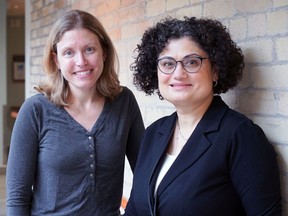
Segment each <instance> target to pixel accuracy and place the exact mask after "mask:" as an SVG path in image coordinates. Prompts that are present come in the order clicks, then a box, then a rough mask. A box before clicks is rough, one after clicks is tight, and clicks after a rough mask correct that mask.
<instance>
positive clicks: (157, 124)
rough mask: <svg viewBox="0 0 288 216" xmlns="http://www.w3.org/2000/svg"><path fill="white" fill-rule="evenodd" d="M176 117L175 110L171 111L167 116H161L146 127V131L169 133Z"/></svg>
mask: <svg viewBox="0 0 288 216" xmlns="http://www.w3.org/2000/svg"><path fill="white" fill-rule="evenodd" d="M176 118H177V114H176V112H174V113H172V114H171V115H169V116H164V117H161V118H159V119H158V120H156V121H154V122H153V123H152V124H150V125H149V126H148V127H147V129H146V133H156V132H157V133H158V132H159V133H162V134H164V133H169V132H170V131H171V130H172V128H173V127H174V123H175V121H176Z"/></svg>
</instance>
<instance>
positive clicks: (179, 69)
mask: <svg viewBox="0 0 288 216" xmlns="http://www.w3.org/2000/svg"><path fill="white" fill-rule="evenodd" d="M173 75H174V76H175V77H179V78H182V77H186V76H187V72H186V71H185V69H184V67H183V64H182V62H181V61H177V63H176V68H175V70H174V72H173Z"/></svg>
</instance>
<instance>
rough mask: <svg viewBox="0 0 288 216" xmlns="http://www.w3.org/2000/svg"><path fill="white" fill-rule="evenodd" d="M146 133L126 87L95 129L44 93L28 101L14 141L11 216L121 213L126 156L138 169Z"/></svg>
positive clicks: (9, 189) (10, 175)
mask: <svg viewBox="0 0 288 216" xmlns="http://www.w3.org/2000/svg"><path fill="white" fill-rule="evenodd" d="M143 132H144V125H143V121H142V117H141V113H140V110H139V107H138V104H137V102H136V100H135V97H134V95H133V93H132V92H131V91H130V90H129V89H127V88H126V87H125V88H124V89H123V92H122V93H121V94H120V95H119V97H118V98H116V99H115V100H114V101H113V102H109V101H108V100H106V102H105V105H104V108H103V111H102V113H101V115H100V116H99V119H98V120H97V122H96V123H95V125H94V126H93V128H92V130H91V131H87V130H85V129H84V128H83V127H82V126H81V125H80V124H78V123H77V122H76V121H75V120H74V119H73V118H72V117H71V116H70V115H69V114H68V113H67V112H66V111H65V109H63V108H59V107H56V106H55V105H54V104H52V103H51V102H50V101H48V100H47V98H45V97H44V96H43V95H42V94H37V95H35V96H32V97H30V98H28V99H27V100H26V101H25V102H24V104H23V105H22V107H21V109H20V112H19V114H18V116H17V119H16V122H15V125H14V129H13V133H12V138H11V147H10V152H9V158H8V165H7V215H8V216H12V215H13V216H16V215H21V216H26V215H27V216H28V215H37V216H40V215H50V216H51V215H57V216H60V215H80V216H84V215H85V216H92V215H103V216H108V215H109V216H110V215H111V216H112V215H113V216H114V215H119V214H120V213H119V207H120V202H121V196H122V186H123V172H124V171H123V170H124V162H125V154H126V155H127V157H128V160H129V163H130V166H131V168H132V170H134V166H135V163H136V159H137V155H138V150H139V146H140V140H141V138H142V134H143ZM32 188H33V189H32Z"/></svg>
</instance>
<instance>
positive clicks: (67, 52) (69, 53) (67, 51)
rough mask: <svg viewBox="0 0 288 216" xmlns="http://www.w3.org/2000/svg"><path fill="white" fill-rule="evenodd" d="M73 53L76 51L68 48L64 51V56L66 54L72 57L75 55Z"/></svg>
mask: <svg viewBox="0 0 288 216" xmlns="http://www.w3.org/2000/svg"><path fill="white" fill-rule="evenodd" d="M73 54H74V52H73V51H72V50H66V51H65V52H64V56H66V57H71V56H73Z"/></svg>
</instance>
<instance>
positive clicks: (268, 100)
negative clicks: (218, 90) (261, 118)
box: [238, 90, 277, 115]
mask: <svg viewBox="0 0 288 216" xmlns="http://www.w3.org/2000/svg"><path fill="white" fill-rule="evenodd" d="M238 99H239V109H240V110H241V111H242V112H245V113H252V114H261V115H273V114H275V113H277V101H276V100H275V98H274V94H273V92H272V91H265V90H253V91H249V92H244V93H243V95H241V97H239V98H238Z"/></svg>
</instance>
